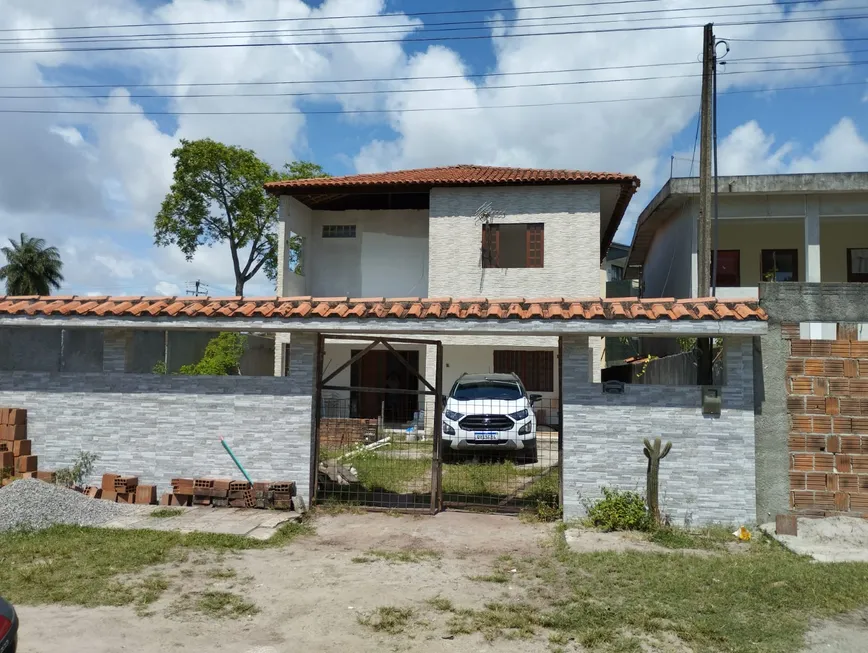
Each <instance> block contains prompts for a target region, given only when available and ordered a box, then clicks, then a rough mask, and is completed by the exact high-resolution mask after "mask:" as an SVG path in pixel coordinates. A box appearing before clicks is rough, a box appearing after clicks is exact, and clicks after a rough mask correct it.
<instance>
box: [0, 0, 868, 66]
mask: <svg viewBox="0 0 868 653" xmlns="http://www.w3.org/2000/svg"><path fill="white" fill-rule="evenodd" d="M624 1H626V0H624ZM630 1H634V0H630ZM865 18H868V14H854V15H845V16H818V17H816V18H793V19H789V20H783V19H782V20H762V21H760V20H753V21H751V20H746V21H732V22H723V23H717V25H720V26H723V27H734V26H744V25H783V24H789V23H816V22H826V21H844V20H862V19H865ZM697 27H703V25H702V24H698V23H697V24H689V25H649V26H644V27H613V28H607V29H593V30H568V31H558V32H528V33H521V34H516V33H503V34H464V35H459V36H441V37H409V38H404V39H363V40H354V41H343V40H339V41H297V42H291V43H201V44H195V43H186V44H177V45H124V46H110V47H102V48H95V47H85V48H27V49H18V50H0V54H47V53H52V52H67V53H68V52H121V51H132V50H199V49H214V48H219V49H223V48H264V47H286V46H317V45H360V44H374V43H430V42H440V41H467V40H480V39H494V38H522V37H532V36H569V35H576V34H609V33H616V32H647V31H656V30H675V29H695V28H697ZM865 40H868V37H866V39H865Z"/></svg>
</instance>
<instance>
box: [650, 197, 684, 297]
mask: <svg viewBox="0 0 868 653" xmlns="http://www.w3.org/2000/svg"><path fill="white" fill-rule="evenodd" d="M694 229H695V225H694V218H693V212H692V211H691V205H690V204H689V203H688V204H687V205H686V206H685V207H684V208H682V209H681V211H680V212H679V213H678V214H677V215H675V216H673V217H672V218H671V219H670V220H669V221H668V222H666V223H665V224H663V225H662V226H661V227H660V228H659V229H658V230H657V233H656V234H655V236H654V242H653V243H651V247H650V249H649V250H648V256H647V258H646V259H645V266H644V268H643V275H644V276H643V279H644V281H645V291H644V296H645V297H675V298H682V297H692V296H693V289H692V280H693V266H694V265H695V263H694V259H695V258H696V255H695V253H694V252H695V249H694V247H693V232H694Z"/></svg>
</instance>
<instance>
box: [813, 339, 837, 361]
mask: <svg viewBox="0 0 868 653" xmlns="http://www.w3.org/2000/svg"><path fill="white" fill-rule="evenodd" d="M808 342H810V343H811V356H814V357H817V358H826V357H828V356H831V355H832V343H831V342H830V341H828V340H809V341H808Z"/></svg>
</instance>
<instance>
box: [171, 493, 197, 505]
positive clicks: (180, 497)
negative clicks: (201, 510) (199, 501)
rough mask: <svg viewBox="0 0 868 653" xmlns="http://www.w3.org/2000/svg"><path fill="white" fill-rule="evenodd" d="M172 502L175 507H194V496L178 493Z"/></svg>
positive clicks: (174, 495) (173, 496)
mask: <svg viewBox="0 0 868 653" xmlns="http://www.w3.org/2000/svg"><path fill="white" fill-rule="evenodd" d="M172 501H173V502H174V503H173V504H172V505H174V506H192V505H193V495H191V494H178V493H177V492H176V493H175V494H173V495H172Z"/></svg>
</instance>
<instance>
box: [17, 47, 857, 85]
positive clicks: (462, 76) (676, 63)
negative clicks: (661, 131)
mask: <svg viewBox="0 0 868 653" xmlns="http://www.w3.org/2000/svg"><path fill="white" fill-rule="evenodd" d="M865 52H868V49H859V50H835V51H831V52H805V53H795V54H781V55H765V56H762V57H743V58H741V59H727V63H728V64H734V63H772V61H770V60H774V59H785V58H788V57H812V56H830V55H836V54H857V53H865ZM698 63H699V62H698V61H668V62H659V63H642V64H623V65H618V66H593V67H588V68H561V69H555V70H517V71H509V72H506V71H503V72H488V73H465V74H455V75H420V76H415V77H361V78H350V79H320V80H317V79H290V80H266V81H261V82H253V81H234V82H186V83H181V82H172V83H140V84H128V83H126V82H116V83H113V84H27V85H0V89H5V90H26V89H71V88H81V89H86V88H119V87H122V88H182V87H183V88H188V87H201V86H281V85H291V84H363V83H379V82H408V81H422V80H439V79H465V78H466V79H474V78H482V77H508V76H513V75H515V76H521V75H555V74H562V73H582V72H599V71H605V70H630V69H641V68H660V67H666V66H695V65H697V64H698ZM784 63H790V62H784ZM792 63H833V62H827V61H817V62H792ZM841 63H844V62H841Z"/></svg>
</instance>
